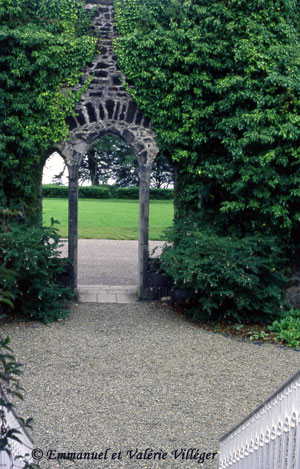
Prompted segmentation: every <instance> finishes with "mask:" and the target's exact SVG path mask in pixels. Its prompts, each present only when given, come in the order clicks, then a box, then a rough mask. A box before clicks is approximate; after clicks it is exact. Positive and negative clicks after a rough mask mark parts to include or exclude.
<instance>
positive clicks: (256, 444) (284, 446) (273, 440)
mask: <svg viewBox="0 0 300 469" xmlns="http://www.w3.org/2000/svg"><path fill="white" fill-rule="evenodd" d="M225 468H230V469H300V371H298V373H296V374H295V375H294V376H292V378H290V379H289V380H288V381H286V382H285V383H284V384H283V385H282V386H280V388H279V389H278V390H277V391H275V392H274V393H273V394H272V395H271V396H270V397H269V398H268V399H266V400H265V401H264V402H263V403H262V404H261V405H259V406H258V407H257V408H256V409H255V410H254V411H253V412H251V414H250V415H248V417H246V418H245V419H244V420H242V421H241V422H240V423H239V424H238V425H236V426H235V427H234V428H233V429H232V430H231V431H230V432H228V433H226V435H224V436H223V437H222V438H221V439H220V459H219V469H225Z"/></svg>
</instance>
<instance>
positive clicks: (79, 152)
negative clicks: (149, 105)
mask: <svg viewBox="0 0 300 469" xmlns="http://www.w3.org/2000/svg"><path fill="white" fill-rule="evenodd" d="M94 3H97V4H98V7H97V12H96V15H95V17H94V21H93V26H94V28H95V30H96V31H97V33H99V39H100V45H101V47H100V54H99V55H98V56H96V57H95V58H94V60H93V61H92V62H91V63H89V64H88V66H87V67H86V69H85V71H84V72H85V73H84V76H83V79H82V82H86V80H88V79H90V80H91V81H90V84H89V86H88V89H87V91H86V92H85V93H84V95H83V96H82V99H81V101H80V103H78V105H77V106H76V108H75V112H76V117H74V118H70V119H69V120H68V124H69V129H70V139H69V140H68V141H66V142H63V143H62V144H60V145H58V146H57V149H58V151H59V152H60V153H61V154H62V155H63V156H64V158H65V160H66V162H67V166H68V169H69V231H68V233H69V234H68V257H69V259H70V261H71V262H72V265H73V268H72V273H71V279H70V285H71V288H72V289H73V291H74V292H75V293H76V292H77V271H78V268H77V261H78V178H79V168H80V165H81V163H82V159H83V157H84V155H85V154H86V152H87V151H88V149H89V148H90V146H91V145H93V143H94V142H96V141H97V140H98V139H100V138H101V137H102V136H104V135H107V134H112V135H116V136H118V137H120V138H122V139H123V140H124V141H125V142H127V143H128V144H129V145H130V146H131V148H132V149H133V151H134V153H135V155H136V158H137V160H138V165H139V244H138V298H139V299H145V298H146V297H147V293H146V292H147V267H148V256H149V248H148V238H149V233H148V232H149V189H150V174H151V168H152V163H153V161H154V159H155V157H156V156H157V154H158V152H159V150H158V147H157V144H156V142H155V134H154V132H153V131H152V129H151V123H150V121H149V119H147V118H146V117H144V116H143V114H142V113H141V112H140V110H139V109H138V107H137V105H136V103H135V102H134V101H133V99H132V98H131V96H130V95H129V93H128V92H127V91H126V90H125V88H124V87H123V85H122V83H123V82H124V80H125V77H124V76H123V75H122V74H121V72H120V71H119V69H118V65H117V63H116V60H115V56H114V52H113V44H112V42H113V39H114V37H115V34H116V32H115V28H114V8H113V5H112V1H109V0H99V1H97V2H93V3H91V2H89V3H87V5H86V8H87V9H91V8H94V7H95V4H94Z"/></svg>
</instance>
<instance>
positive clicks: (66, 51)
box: [0, 0, 97, 215]
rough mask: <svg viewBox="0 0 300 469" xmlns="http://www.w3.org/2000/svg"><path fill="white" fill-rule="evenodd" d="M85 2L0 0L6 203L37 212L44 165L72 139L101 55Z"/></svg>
mask: <svg viewBox="0 0 300 469" xmlns="http://www.w3.org/2000/svg"><path fill="white" fill-rule="evenodd" d="M89 23H90V15H88V14H86V12H85V10H84V8H83V5H82V3H81V2H80V1H79V0H50V1H49V0H0V50H1V53H0V115H1V118H0V169H1V171H0V184H1V188H2V190H1V194H0V202H2V204H3V205H7V206H8V205H10V206H18V207H19V208H24V209H25V213H27V214H28V213H30V214H31V215H32V214H33V213H34V211H35V210H38V207H37V204H36V200H37V190H38V186H39V184H38V182H39V179H40V177H41V171H42V169H41V164H40V162H41V158H42V157H45V155H46V153H47V151H49V150H50V149H51V147H52V145H53V144H54V143H57V142H60V141H63V140H65V139H66V138H67V136H68V127H67V125H66V122H65V119H66V117H67V116H69V115H72V113H73V108H74V106H75V103H76V102H77V101H78V100H79V98H80V96H81V94H82V91H83V90H84V87H81V89H80V87H77V88H76V91H73V87H74V86H75V85H77V84H78V82H79V78H80V76H81V74H82V72H81V69H82V67H83V65H84V64H85V63H86V62H87V61H88V60H90V59H91V58H92V57H93V55H94V53H95V49H96V43H97V39H96V38H95V37H92V36H91V35H89V34H88V26H89Z"/></svg>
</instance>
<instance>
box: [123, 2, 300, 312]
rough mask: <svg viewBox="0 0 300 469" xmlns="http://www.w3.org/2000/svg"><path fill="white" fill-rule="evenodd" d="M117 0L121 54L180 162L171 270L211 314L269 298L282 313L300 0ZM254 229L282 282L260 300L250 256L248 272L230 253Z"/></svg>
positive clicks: (294, 189) (256, 253) (137, 93)
mask: <svg viewBox="0 0 300 469" xmlns="http://www.w3.org/2000/svg"><path fill="white" fill-rule="evenodd" d="M115 9H116V24H117V29H118V31H119V34H120V37H119V38H118V40H117V42H116V46H115V47H116V54H117V58H118V61H119V64H120V66H121V69H122V71H123V73H124V74H125V76H126V79H127V80H128V81H129V80H130V83H131V84H133V85H134V91H133V93H134V98H135V99H136V101H137V103H138V105H139V107H140V108H141V110H142V111H143V112H144V113H145V114H146V115H148V117H149V118H150V119H151V122H152V123H153V128H154V130H155V131H156V133H157V140H158V143H159V146H160V148H161V149H162V150H165V151H168V152H169V153H170V154H171V155H172V159H173V162H174V164H175V165H176V167H177V170H178V181H177V183H178V189H179V197H178V199H177V214H178V218H177V220H176V222H175V232H174V231H173V234H172V235H171V240H173V241H174V240H176V246H177V247H173V248H169V251H168V259H167V258H166V256H165V257H164V256H163V263H164V267H165V270H166V271H167V272H168V273H169V274H170V275H171V276H172V277H173V279H175V280H176V281H177V283H178V284H179V285H180V286H185V287H187V288H188V289H189V290H190V295H191V297H193V298H196V299H197V300H200V299H201V302H202V305H203V304H204V303H203V302H205V301H206V302H207V303H208V302H209V301H210V303H211V305H210V306H209V307H208V308H207V311H206V314H213V313H214V314H217V313H216V311H219V312H220V313H218V314H220V315H223V316H224V315H225V314H227V315H229V316H230V315H233V316H235V317H236V318H241V317H244V318H247V317H249V316H250V315H251V314H254V311H256V313H258V312H259V309H261V313H260V316H263V314H264V311H265V309H264V306H263V305H264V304H265V303H267V304H268V308H269V307H270V306H271V305H273V306H271V309H272V308H273V311H274V312H275V313H278V312H279V310H280V306H281V305H282V303H283V300H284V293H283V292H284V285H285V281H284V279H285V278H286V276H287V275H288V266H289V265H290V264H291V259H292V260H293V262H294V263H295V261H296V252H297V250H298V248H299V241H300V230H299V221H300V149H299V143H300V125H299V124H300V116H299V106H300V101H299V97H300V94H299V92H300V73H299V72H300V69H299V64H300V55H299V51H300V48H299V45H300V44H299V27H298V26H299V6H298V4H297V2H296V1H293V0H267V1H261V0H253V1H251V2H248V1H247V0H229V1H228V0H220V1H218V2H211V1H207V0H192V1H191V0H185V1H180V0H122V1H121V0H115ZM199 232H201V233H202V235H201V236H202V237H201V242H200V240H199V239H197V233H199ZM205 233H206V234H205ZM189 235H190V237H191V239H192V241H191V242H190V244H187V243H188V236H189ZM203 236H204V238H203ZM246 237H251V243H252V244H251V245H252V250H250V253H248V256H250V259H252V260H253V259H254V258H255V259H256V262H254V263H252V266H251V272H252V273H253V275H255V276H256V280H257V281H258V283H259V281H260V282H261V281H262V279H263V278H264V279H266V278H267V277H268V282H267V283H268V285H269V286H270V287H271V291H269V292H268V294H267V295H266V296H265V297H264V299H263V300H262V301H261V302H259V303H258V304H254V300H253V301H252V302H251V301H250V302H249V301H248V300H249V295H250V292H251V282H250V277H251V276H250V275H249V271H247V269H250V267H249V265H248V266H247V264H249V262H248V263H247V259H244V261H243V262H242V266H241V272H240V273H237V272H235V273H234V272H233V270H234V269H233V268H232V265H233V263H232V259H231V260H230V261H229V260H228V256H229V254H228V253H229V251H230V248H229V245H230V243H231V248H232V239H233V240H236V241H237V244H236V247H235V249H237V252H238V249H239V248H238V246H241V243H242V240H245V239H246ZM212 239H214V242H215V248H213V247H212V246H211V241H212ZM226 239H227V240H228V242H226ZM239 240H240V243H239ZM196 241H197V242H196ZM243 245H244V242H243ZM209 246H210V248H209ZM189 248H190V249H189ZM246 250H247V249H246ZM231 251H232V249H231ZM242 251H243V249H242ZM242 251H241V254H242ZM189 252H190V254H188V253H189ZM212 253H214V254H212ZM181 254H182V256H183V258H182V259H181V257H180V256H181ZM223 254H224V256H225V257H224V259H225V260H224V265H223V264H222V265H219V267H218V268H217V267H216V266H217V265H218V262H217V261H218V259H220V256H221V257H222V255H223ZM211 255H212V256H215V257H213V258H210V256H211ZM251 256H252V257H251ZM262 256H264V259H266V260H267V261H268V265H265V266H264V267H262V265H261V264H260V261H261V260H262ZM179 258H180V262H178V259H179ZM188 258H189V259H188ZM208 258H210V262H211V266H210V268H209V269H208V270H209V272H206V277H205V274H204V273H203V272H204V268H203V264H205V263H207V259H208ZM284 258H285V259H286V261H285V262H283V263H282V259H284ZM184 259H185V261H184ZM195 259H197V262H196V261H195ZM226 259H227V260H228V261H226ZM214 266H215V267H214ZM272 272H273V274H272ZM275 272H276V274H277V273H278V272H279V273H280V275H278V278H275V276H274V273H275ZM207 276H208V277H209V278H210V281H204V280H205V279H206V280H207V278H208V277H207ZM244 277H245V278H248V279H249V282H250V283H249V284H247V288H248V287H249V291H248V293H245V288H244V287H245V285H243V284H242V278H244ZM233 278H235V280H233ZM216 279H218V280H216ZM237 279H239V280H240V282H237V283H235V287H234V288H232V285H233V283H232V282H235V281H236V280H237ZM229 284H230V285H229ZM277 287H278V288H277ZM252 291H253V294H254V295H255V294H256V293H257V286H255V282H254V283H253V284H252ZM257 294H258V293H257ZM199 295H200V296H199ZM250 296H251V295H250ZM256 296H257V295H256ZM212 299H213V301H212ZM247 299H248V300H247ZM247 302H248V304H247ZM198 303H199V301H198ZM204 309H205V308H204ZM271 309H270V308H269V311H271ZM228 311H229V312H228ZM255 315H256V317H257V316H259V314H255Z"/></svg>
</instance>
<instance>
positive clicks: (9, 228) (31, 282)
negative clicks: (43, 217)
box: [0, 211, 71, 323]
mask: <svg viewBox="0 0 300 469" xmlns="http://www.w3.org/2000/svg"><path fill="white" fill-rule="evenodd" d="M7 214H8V212H7V211H4V216H5V218H6V219H5V222H4V224H3V226H4V233H3V234H2V235H1V237H0V264H1V265H2V266H3V267H4V268H6V269H9V270H10V269H11V270H13V271H14V272H16V274H17V275H16V277H14V276H10V277H8V276H4V275H0V291H1V290H3V291H5V292H9V293H10V294H11V295H13V297H14V305H15V309H14V311H15V313H17V314H20V315H23V316H25V317H26V318H29V319H39V320H42V321H43V322H45V323H48V322H51V321H54V320H56V319H59V318H64V317H66V315H67V311H66V309H65V306H64V302H65V300H67V299H70V298H71V292H70V290H69V288H64V287H62V286H61V285H60V283H59V280H58V277H59V275H60V274H61V273H62V272H63V270H64V267H63V262H62V259H60V258H59V257H58V254H57V247H58V244H59V237H58V234H57V230H56V229H54V228H53V227H49V228H42V227H39V226H31V225H29V224H27V223H18V222H17V221H16V220H14V219H12V220H11V221H9V222H8V220H7ZM1 308H2V312H3V311H4V312H5V311H6V310H7V308H8V305H7V308H6V309H5V305H2V306H1Z"/></svg>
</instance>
